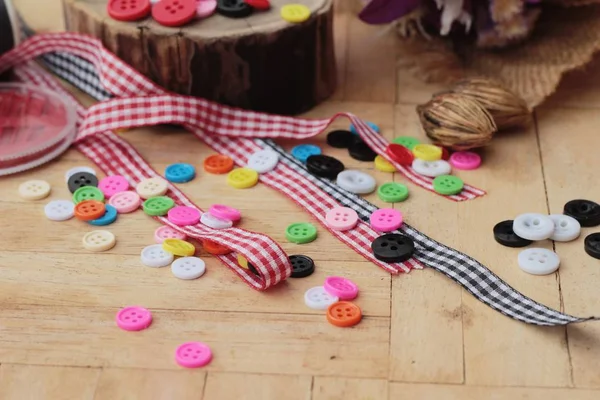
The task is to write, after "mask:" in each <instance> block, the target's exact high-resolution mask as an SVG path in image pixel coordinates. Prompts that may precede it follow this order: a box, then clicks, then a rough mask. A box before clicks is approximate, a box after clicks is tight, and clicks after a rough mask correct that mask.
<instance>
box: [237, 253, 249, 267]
mask: <svg viewBox="0 0 600 400" xmlns="http://www.w3.org/2000/svg"><path fill="white" fill-rule="evenodd" d="M237 262H238V265H239V266H240V267H242V268H244V269H248V265H249V263H248V260H247V259H246V257H244V256H243V255H241V254H238V255H237Z"/></svg>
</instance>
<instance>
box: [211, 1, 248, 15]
mask: <svg viewBox="0 0 600 400" xmlns="http://www.w3.org/2000/svg"><path fill="white" fill-rule="evenodd" d="M217 12H218V13H219V14H221V15H224V16H225V17H229V18H244V17H247V16H248V15H250V14H252V7H250V6H249V5H248V4H246V3H245V2H244V0H217Z"/></svg>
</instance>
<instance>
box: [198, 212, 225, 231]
mask: <svg viewBox="0 0 600 400" xmlns="http://www.w3.org/2000/svg"><path fill="white" fill-rule="evenodd" d="M200 222H201V223H203V224H204V225H206V226H208V227H209V228H213V229H227V228H231V227H232V226H233V222H231V221H230V220H227V219H221V218H217V217H215V216H214V215H212V214H211V213H210V212H205V213H204V214H202V216H201V217H200Z"/></svg>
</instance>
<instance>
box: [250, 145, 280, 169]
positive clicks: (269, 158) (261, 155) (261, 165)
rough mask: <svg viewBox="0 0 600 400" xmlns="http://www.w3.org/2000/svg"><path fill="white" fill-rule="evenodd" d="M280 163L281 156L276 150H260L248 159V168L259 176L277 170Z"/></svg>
mask: <svg viewBox="0 0 600 400" xmlns="http://www.w3.org/2000/svg"><path fill="white" fill-rule="evenodd" d="M277 163H279V155H277V153H275V151H274V150H268V149H266V150H259V151H257V152H256V153H254V154H252V155H251V156H250V158H248V165H247V167H248V168H250V169H253V170H255V171H256V172H258V173H259V174H266V173H267V172H271V171H273V170H274V169H275V167H276V166H277Z"/></svg>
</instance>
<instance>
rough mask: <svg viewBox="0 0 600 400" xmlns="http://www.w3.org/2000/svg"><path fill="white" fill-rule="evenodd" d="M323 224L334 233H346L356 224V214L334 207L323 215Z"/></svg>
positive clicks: (350, 210) (348, 209)
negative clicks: (333, 230)
mask: <svg viewBox="0 0 600 400" xmlns="http://www.w3.org/2000/svg"><path fill="white" fill-rule="evenodd" d="M325 222H327V225H329V226H330V227H331V229H335V230H336V231H347V230H349V229H352V228H354V227H355V226H356V224H358V214H357V213H356V211H354V210H353V209H351V208H348V207H335V208H332V209H331V210H329V211H328V212H327V214H326V215H325Z"/></svg>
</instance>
